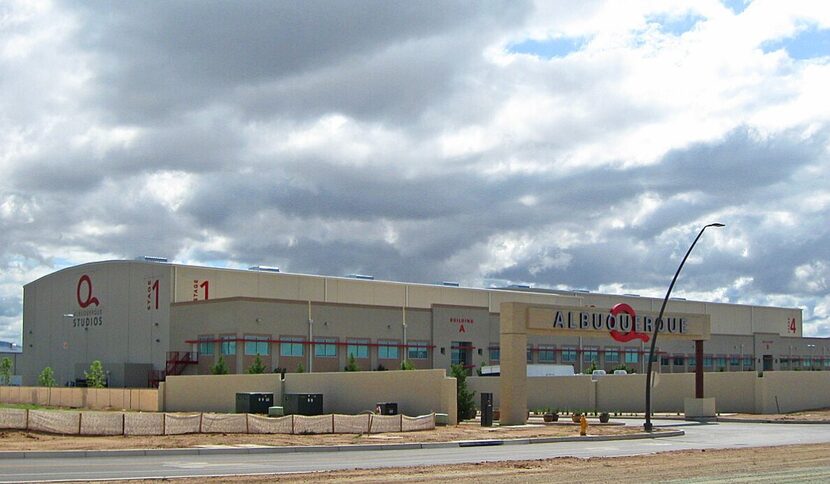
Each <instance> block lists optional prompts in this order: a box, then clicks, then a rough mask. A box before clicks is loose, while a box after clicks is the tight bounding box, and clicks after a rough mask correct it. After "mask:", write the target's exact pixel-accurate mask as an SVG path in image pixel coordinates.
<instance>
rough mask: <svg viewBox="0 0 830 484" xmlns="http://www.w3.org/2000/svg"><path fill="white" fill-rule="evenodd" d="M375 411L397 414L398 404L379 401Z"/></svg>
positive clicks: (381, 413)
mask: <svg viewBox="0 0 830 484" xmlns="http://www.w3.org/2000/svg"><path fill="white" fill-rule="evenodd" d="M375 411H376V412H377V413H378V414H380V415H397V414H398V404H397V403H396V402H379V403H378V404H377V405H376V406H375Z"/></svg>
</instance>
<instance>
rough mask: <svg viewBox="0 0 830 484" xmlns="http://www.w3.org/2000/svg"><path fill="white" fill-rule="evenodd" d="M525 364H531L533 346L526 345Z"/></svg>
mask: <svg viewBox="0 0 830 484" xmlns="http://www.w3.org/2000/svg"><path fill="white" fill-rule="evenodd" d="M527 362H528V363H533V345H527Z"/></svg>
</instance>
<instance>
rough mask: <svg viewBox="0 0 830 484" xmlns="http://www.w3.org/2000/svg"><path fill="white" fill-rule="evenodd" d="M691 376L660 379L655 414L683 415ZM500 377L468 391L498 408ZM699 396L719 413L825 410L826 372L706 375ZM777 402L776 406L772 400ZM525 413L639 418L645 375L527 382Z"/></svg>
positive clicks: (829, 390) (829, 389) (829, 379)
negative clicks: (483, 395)
mask: <svg viewBox="0 0 830 484" xmlns="http://www.w3.org/2000/svg"><path fill="white" fill-rule="evenodd" d="M694 378H695V376H694V374H691V373H682V374H659V375H658V376H657V380H656V385H655V387H654V390H653V391H652V399H653V400H652V403H653V410H654V411H655V412H683V399H684V398H685V397H694V395H695V380H694ZM499 380H500V377H472V378H469V379H468V382H469V386H470V389H472V390H475V391H476V392H477V395H476V402H477V403H478V402H479V401H480V400H479V394H480V393H481V392H492V393H493V394H494V395H493V398H494V405H495V406H496V407H498V406H499V405H500V401H501V400H500V395H499ZM704 396H706V397H714V398H715V400H716V403H717V411H718V412H746V413H753V412H757V413H778V407H779V406H780V409H781V412H782V413H786V412H794V411H798V410H807V409H813V408H824V407H830V372H815V371H814V372H807V371H777V372H766V373H764V376H763V377H758V376H757V374H756V373H755V372H732V373H729V372H724V373H719V372H716V373H706V376H705V378H704ZM776 396H778V406H776V402H775V397H776ZM527 400H528V401H527V405H528V409H531V410H532V409H535V408H544V407H550V408H558V409H560V410H576V409H579V410H585V409H590V410H593V409H596V410H598V411H609V412H614V411H620V412H642V411H643V410H644V407H645V405H644V401H645V375H639V374H638V375H606V376H604V377H602V378H600V379H599V380H598V381H596V382H591V379H590V377H588V376H572V377H570V376H561V377H534V378H529V379H528V399H527Z"/></svg>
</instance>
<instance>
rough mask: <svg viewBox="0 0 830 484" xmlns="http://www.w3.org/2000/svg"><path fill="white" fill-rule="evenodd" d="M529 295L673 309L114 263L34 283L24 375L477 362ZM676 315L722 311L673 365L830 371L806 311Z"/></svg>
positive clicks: (494, 355)
mask: <svg viewBox="0 0 830 484" xmlns="http://www.w3.org/2000/svg"><path fill="white" fill-rule="evenodd" d="M511 301H512V302H528V303H534V304H554V305H562V306H581V307H594V308H611V307H612V306H614V305H616V304H618V303H627V304H629V305H630V306H631V307H632V308H634V309H635V310H636V311H643V312H649V311H650V312H655V311H657V310H659V307H660V303H661V302H662V301H661V300H660V299H656V298H646V297H636V296H631V295H627V296H617V295H608V294H594V293H585V292H567V291H549V290H537V289H531V288H520V287H517V288H503V289H475V288H465V287H457V285H455V284H450V283H444V284H435V285H430V284H411V283H399V282H388V281H375V280H369V278H367V277H366V276H355V277H329V276H314V275H300V274H286V273H281V272H277V271H276V270H274V269H273V268H256V269H255V270H238V269H219V268H210V267H196V266H187V265H180V264H171V263H166V262H159V261H147V260H137V261H106V262H95V263H89V264H83V265H79V266H76V267H70V268H67V269H63V270H60V271H58V272H55V273H53V274H50V275H47V276H45V277H42V278H40V279H38V280H36V281H33V282H31V283H29V284H27V285H26V286H25V287H24V308H23V344H22V346H23V355H22V357H21V359H20V361H19V365H20V373H21V374H22V375H23V381H24V384H33V383H35V381H36V380H37V375H38V374H39V373H40V371H42V369H43V368H44V367H46V366H50V367H52V369H53V370H54V371H55V375H56V379H57V380H58V382H59V383H61V384H64V383H66V384H72V383H75V382H77V381H78V380H80V379H82V378H83V371H84V370H85V369H87V368H88V367H89V364H90V363H91V362H92V361H93V360H100V361H102V362H103V364H104V367H105V368H106V369H107V370H108V372H109V373H108V376H109V377H110V383H111V385H112V386H136V387H138V386H148V385H153V384H155V383H157V382H158V381H160V380H162V379H163V378H164V376H165V374H206V373H209V372H210V369H211V367H212V366H213V365H215V364H216V362H217V361H218V359H219V358H220V357H222V358H223V359H224V360H225V362H226V364H227V366H228V367H229V370H230V372H231V373H242V372H244V371H245V370H246V369H247V368H249V367H250V365H251V364H252V363H253V362H254V360H255V359H256V358H257V356H258V357H259V358H260V360H261V361H262V362H263V363H264V365H265V366H266V371H288V372H294V371H314V372H320V371H342V370H343V369H344V367H345V366H346V365H347V364H348V361H349V355H353V356H354V361H355V364H356V365H357V366H358V367H359V368H360V369H362V370H373V369H383V368H386V369H397V368H399V367H400V365H401V362H402V361H404V360H407V361H408V362H410V363H411V364H412V365H413V366H414V367H415V368H449V367H450V365H452V364H456V363H457V364H462V365H464V366H466V367H467V368H469V369H470V370H471V371H475V369H477V368H479V367H480V366H482V365H490V364H498V362H499V353H500V348H499V307H500V304H501V303H502V302H511ZM672 313H678V314H679V313H687V314H708V315H709V316H710V318H711V333H712V336H711V339H710V340H708V341H706V342H705V355H704V358H703V361H702V362H697V361H695V355H694V342H690V341H667V340H658V351H659V364H657V365H656V368H658V369H659V371H662V372H689V371H694V368H695V366H696V365H697V364H699V363H700V364H702V365H703V368H704V370H705V371H753V370H767V371H771V370H794V369H799V370H818V369H830V341H828V340H827V339H824V338H804V337H802V314H801V309H798V308H774V307H761V306H743V305H735V304H722V303H708V302H696V301H685V300H672V301H670V303H669V305H668V308H667V317H668V316H670V315H671V314H672ZM647 352H648V346H647V345H646V344H644V343H642V342H641V341H639V340H634V341H630V342H627V343H620V342H618V341H615V340H614V339H612V338H610V337H609V338H585V337H576V336H568V337H555V338H554V337H542V336H531V337H529V340H528V347H527V358H528V362H530V363H557V364H568V365H573V366H574V368H575V370H576V371H578V372H579V371H585V370H588V369H590V368H599V369H605V370H609V371H610V370H612V369H614V368H619V367H627V368H628V369H630V370H634V371H636V372H641V371H643V368H644V367H645V361H644V358H643V355H644V353H645V354H647Z"/></svg>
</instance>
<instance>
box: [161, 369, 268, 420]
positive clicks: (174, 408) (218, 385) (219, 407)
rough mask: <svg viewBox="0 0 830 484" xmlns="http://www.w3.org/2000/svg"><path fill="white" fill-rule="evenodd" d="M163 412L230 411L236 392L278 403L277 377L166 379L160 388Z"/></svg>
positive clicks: (233, 405) (216, 376) (229, 376)
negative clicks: (262, 395)
mask: <svg viewBox="0 0 830 484" xmlns="http://www.w3.org/2000/svg"><path fill="white" fill-rule="evenodd" d="M162 391H163V392H164V396H163V401H164V408H163V410H164V411H166V412H191V411H193V412H234V411H236V394H237V392H267V393H273V394H274V402H279V401H282V381H281V380H280V375H279V374H275V373H265V374H261V375H198V376H197V375H188V376H168V377H167V380H166V381H165V382H164V387H163V389H162Z"/></svg>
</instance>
